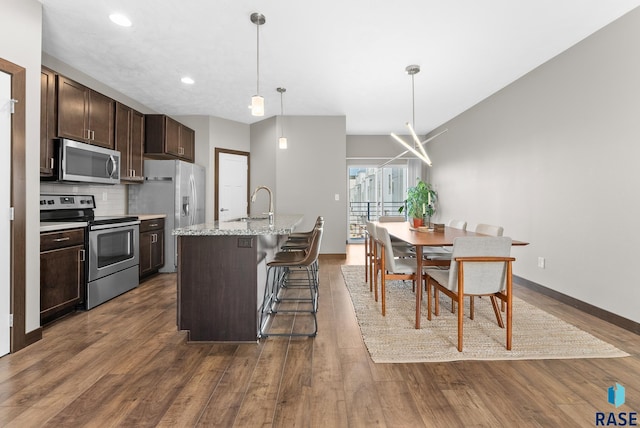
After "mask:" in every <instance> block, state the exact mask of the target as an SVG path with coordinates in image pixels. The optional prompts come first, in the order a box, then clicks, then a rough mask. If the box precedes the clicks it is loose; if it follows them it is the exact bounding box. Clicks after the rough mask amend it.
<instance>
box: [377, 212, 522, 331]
mask: <svg viewBox="0 0 640 428" xmlns="http://www.w3.org/2000/svg"><path fill="white" fill-rule="evenodd" d="M375 225H376V226H377V227H384V228H386V229H387V231H388V232H389V235H391V236H393V237H395V238H396V239H400V240H402V241H404V242H406V243H408V244H410V245H412V246H413V247H414V248H415V253H416V265H417V266H416V272H422V268H423V267H424V266H443V265H445V266H449V264H450V260H424V259H423V258H422V249H423V247H449V246H453V241H454V239H456V238H459V237H466V236H490V235H484V234H481V233H476V232H472V231H469V230H462V229H456V228H453V227H448V226H445V227H444V230H442V229H439V230H438V231H436V230H435V229H428V228H426V227H422V228H415V227H413V226H412V225H411V224H410V223H409V222H375ZM511 245H515V246H522V245H528V243H527V242H524V241H516V240H512V244H511ZM421 303H422V281H420V285H419V286H418V287H416V329H419V328H420V312H421V307H422V304H421Z"/></svg>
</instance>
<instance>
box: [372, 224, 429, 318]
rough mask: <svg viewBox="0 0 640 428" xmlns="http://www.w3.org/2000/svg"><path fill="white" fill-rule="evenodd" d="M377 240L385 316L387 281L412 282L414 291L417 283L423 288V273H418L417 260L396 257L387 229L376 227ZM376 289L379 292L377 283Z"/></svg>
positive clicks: (384, 313) (381, 293)
mask: <svg viewBox="0 0 640 428" xmlns="http://www.w3.org/2000/svg"><path fill="white" fill-rule="evenodd" d="M376 240H377V243H378V246H379V247H378V248H379V253H380V254H379V257H380V266H379V268H380V300H382V316H385V315H386V282H387V280H388V279H401V280H411V282H412V284H413V289H414V290H415V287H416V281H419V285H418V286H420V287H421V286H422V273H421V272H420V273H417V269H418V265H417V261H416V259H415V258H408V257H407V258H402V257H396V256H395V254H394V248H393V245H391V237H390V236H389V231H388V230H387V229H386V228H385V227H381V226H376ZM376 277H377V275H376ZM375 288H376V292H377V289H378V287H377V281H376V283H375ZM376 301H377V299H376Z"/></svg>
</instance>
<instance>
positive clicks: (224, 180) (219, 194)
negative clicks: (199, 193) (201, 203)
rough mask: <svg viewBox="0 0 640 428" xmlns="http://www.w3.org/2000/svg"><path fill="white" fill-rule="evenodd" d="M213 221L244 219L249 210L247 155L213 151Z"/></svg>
mask: <svg viewBox="0 0 640 428" xmlns="http://www.w3.org/2000/svg"><path fill="white" fill-rule="evenodd" d="M215 170H216V172H215V180H216V183H215V207H214V220H220V221H226V220H230V219H233V218H239V217H246V216H247V214H248V208H249V153H248V152H241V151H238V150H227V149H220V148H216V149H215Z"/></svg>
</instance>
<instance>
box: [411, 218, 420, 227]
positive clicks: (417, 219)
mask: <svg viewBox="0 0 640 428" xmlns="http://www.w3.org/2000/svg"><path fill="white" fill-rule="evenodd" d="M420 226H422V219H421V218H414V219H413V227H420Z"/></svg>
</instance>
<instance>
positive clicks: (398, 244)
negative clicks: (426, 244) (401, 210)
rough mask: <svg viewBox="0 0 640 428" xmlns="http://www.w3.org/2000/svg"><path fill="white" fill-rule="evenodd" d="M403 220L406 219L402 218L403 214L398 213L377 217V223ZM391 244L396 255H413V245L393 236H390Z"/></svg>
mask: <svg viewBox="0 0 640 428" xmlns="http://www.w3.org/2000/svg"><path fill="white" fill-rule="evenodd" d="M405 221H406V219H405V218H404V216H400V215H381V216H380V217H378V222H379V223H389V222H397V223H402V222H405ZM391 245H393V248H394V253H395V254H396V256H397V257H398V256H399V257H415V252H414V249H413V245H409V244H407V243H406V242H404V241H403V240H401V239H398V238H396V237H395V236H392V237H391Z"/></svg>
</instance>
